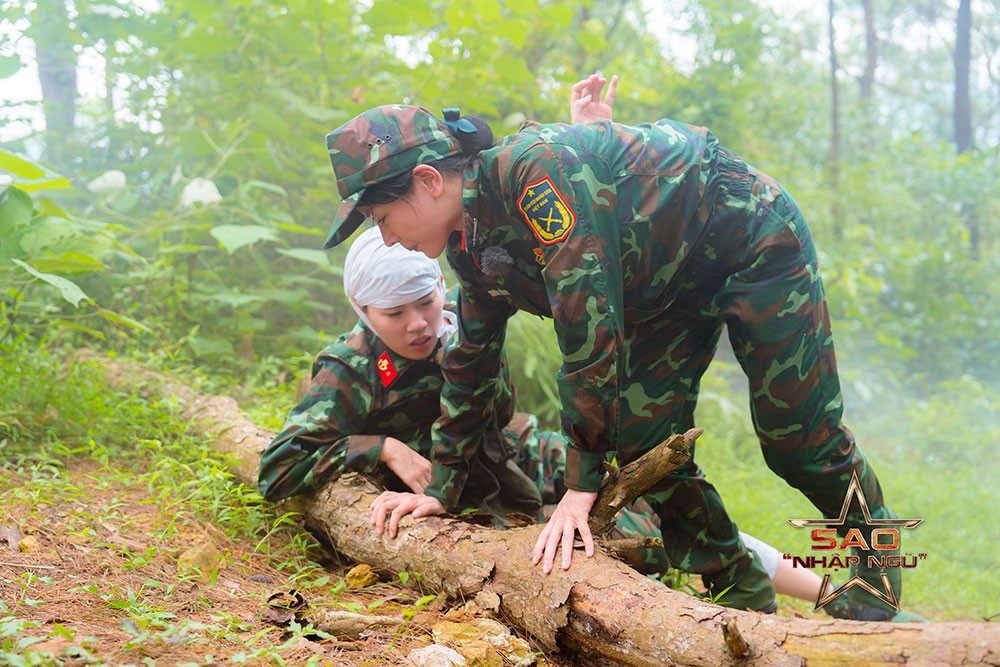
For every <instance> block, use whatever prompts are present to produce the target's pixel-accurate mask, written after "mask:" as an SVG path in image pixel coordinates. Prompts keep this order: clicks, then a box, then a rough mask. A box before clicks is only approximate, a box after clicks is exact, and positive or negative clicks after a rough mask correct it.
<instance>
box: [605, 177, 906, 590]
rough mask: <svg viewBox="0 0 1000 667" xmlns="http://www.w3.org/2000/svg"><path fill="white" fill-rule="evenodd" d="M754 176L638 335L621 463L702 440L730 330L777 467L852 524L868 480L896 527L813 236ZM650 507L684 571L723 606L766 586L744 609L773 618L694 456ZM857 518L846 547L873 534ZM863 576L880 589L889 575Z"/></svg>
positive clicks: (655, 493)
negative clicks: (841, 364) (692, 431)
mask: <svg viewBox="0 0 1000 667" xmlns="http://www.w3.org/2000/svg"><path fill="white" fill-rule="evenodd" d="M744 174H745V175H746V176H747V177H748V184H747V186H746V187H747V188H749V193H744V196H743V197H742V198H735V197H730V198H726V197H725V194H723V199H722V200H720V203H718V204H717V205H716V207H715V210H714V212H713V213H712V217H711V223H710V225H709V227H708V230H707V231H706V236H705V238H704V242H703V243H702V244H701V245H700V246H699V247H698V248H697V249H696V250H695V251H694V252H693V254H692V256H691V259H690V260H689V262H688V264H687V265H686V267H685V269H684V271H683V273H682V276H681V278H682V284H681V286H680V289H679V291H678V293H677V295H676V297H675V299H674V301H673V303H671V304H670V306H669V307H668V308H666V309H665V310H664V311H663V312H662V313H659V314H657V315H654V316H652V317H649V318H648V319H645V320H643V321H640V322H626V329H625V346H624V359H623V361H624V368H625V373H624V376H625V377H624V379H623V380H622V384H621V386H620V394H619V395H620V422H619V423H620V431H619V441H618V442H619V448H618V452H617V455H618V460H619V462H620V463H621V464H625V463H628V462H630V461H632V460H634V459H636V458H637V457H639V456H640V455H641V454H643V453H644V452H646V451H648V450H649V449H651V448H652V447H654V446H655V445H657V444H658V443H659V442H660V441H662V440H663V439H664V438H666V437H668V436H669V435H670V434H672V433H683V432H684V431H686V430H687V429H689V428H691V427H693V426H694V410H695V405H696V403H697V400H698V390H699V385H700V381H701V377H702V375H703V374H704V372H705V371H706V369H707V368H708V365H709V362H710V361H711V360H712V357H713V355H714V353H715V350H716V346H717V344H718V341H719V338H720V335H721V332H722V329H723V327H724V326H725V327H726V328H727V329H728V332H729V340H730V342H731V344H732V347H733V350H734V352H735V354H736V357H737V359H738V360H739V363H740V365H741V366H742V368H743V371H744V372H745V374H746V376H747V378H748V379H749V383H750V404H751V415H752V418H753V424H754V428H755V430H756V433H757V436H758V438H759V441H760V446H761V450H762V452H763V455H764V459H765V461H766V463H767V465H768V467H770V469H771V470H772V471H774V472H775V473H776V474H778V475H779V476H781V477H782V478H783V479H784V480H785V481H786V482H787V483H788V484H789V485H791V486H792V487H794V488H796V489H799V490H800V491H801V492H802V493H803V494H804V495H805V496H806V497H807V498H808V499H809V500H810V501H811V502H812V503H813V505H815V506H816V507H817V508H818V509H819V510H820V512H822V514H823V515H824V516H825V517H828V518H829V517H836V516H838V515H839V513H840V509H841V506H842V505H843V503H844V497H845V495H846V492H847V488H848V485H849V483H850V480H851V475H852V473H857V475H858V478H859V480H860V482H861V486H862V489H863V491H864V493H865V496H866V498H867V501H868V504H869V508H870V510H871V514H872V517H873V518H890V517H892V513H891V512H890V510H889V509H888V508H887V507H886V506H885V503H884V501H883V498H882V490H881V488H880V486H879V483H878V480H877V478H876V476H875V473H874V472H873V471H872V470H871V468H870V466H869V465H868V463H867V461H866V460H865V458H864V456H862V454H861V452H860V451H859V450H858V448H857V447H856V446H855V441H854V437H853V435H852V434H851V432H850V431H849V430H848V429H847V428H846V427H845V426H844V425H843V423H842V422H841V415H842V412H843V402H842V398H841V391H840V384H839V379H838V376H837V364H836V359H835V355H834V348H833V338H832V336H831V331H830V320H829V313H828V310H827V303H826V298H825V295H824V291H823V285H822V282H821V280H820V275H819V270H818V266H817V258H816V251H815V248H814V246H813V241H812V237H811V234H810V232H809V229H808V228H807V227H806V224H805V220H804V219H803V217H802V215H801V213H800V211H799V209H798V207H797V206H796V205H795V203H794V201H793V200H792V199H791V197H790V196H788V195H787V194H785V193H783V192H782V191H781V190H780V186H778V184H777V183H776V182H774V181H773V180H771V179H770V178H768V177H767V176H765V175H763V174H759V173H757V172H753V171H752V170H751V171H750V172H749V173H747V172H746V168H745V167H744ZM645 499H646V500H647V501H648V502H649V505H650V506H651V507H652V509H653V510H654V512H655V513H656V514H657V515H658V517H659V519H660V526H661V530H662V532H663V538H664V545H665V547H666V553H667V556H668V559H669V561H670V563H671V564H673V566H674V567H677V568H678V569H682V570H686V571H689V572H696V573H699V574H701V575H702V578H703V580H704V582H705V585H706V586H707V587H708V589H709V591H710V593H712V594H713V595H715V594H717V593H718V592H721V591H723V590H725V589H726V588H727V587H729V586H730V585H737V584H738V583H739V582H740V581H741V580H743V579H744V578H745V577H749V579H747V581H752V582H756V583H753V584H751V585H749V586H748V588H750V589H756V592H753V591H749V592H747V591H744V593H743V599H741V600H736V601H734V606H747V607H749V608H754V609H761V608H765V607H766V605H765V604H764V602H765V600H766V598H767V597H770V598H771V599H772V600H773V596H774V593H773V588H772V589H771V590H770V591H767V590H766V589H767V587H768V586H770V581H769V580H768V579H767V578H766V577H764V578H762V577H761V576H760V572H759V569H758V568H759V565H758V564H755V563H754V561H753V559H752V558H751V557H750V555H749V554H748V551H747V549H746V547H745V546H744V545H743V544H742V542H741V541H740V539H739V536H738V532H737V528H736V526H735V524H734V523H733V521H732V520H731V519H730V518H729V515H728V514H727V512H726V509H725V506H724V505H723V502H722V498H721V497H720V496H719V494H718V493H717V492H716V490H715V488H714V487H713V486H712V485H711V484H710V483H709V482H708V481H707V480H706V479H705V476H704V474H703V473H702V471H701V469H700V468H699V467H698V465H697V464H696V463H695V461H694V450H693V449H692V457H691V459H690V460H689V461H688V462H687V463H686V464H685V465H684V466H682V467H681V468H679V469H677V470H676V471H675V472H674V473H672V474H671V475H669V476H668V477H667V478H666V479H665V480H664V481H662V482H661V483H659V484H658V485H656V486H655V487H654V488H653V489H651V490H650V492H649V493H647V494H646V496H645ZM856 509H857V508H855V511H854V512H852V513H851V514H849V516H848V520H847V522H846V525H844V526H843V527H841V530H842V531H843V533H846V531H847V529H848V528H850V527H852V526H855V527H863V526H864V525H865V524H864V519H863V517H862V515H861V513H860V512H858V511H856ZM843 533H842V534H843ZM866 560H867V559H866V558H862V562H865V561H866ZM897 572H898V570H897ZM859 574H861V576H863V577H864V578H866V579H868V578H873V579H875V580H876V581H877V573H872V572H860V573H859ZM873 583H874V582H873ZM876 585H877V587H878V588H881V587H882V586H881V583H876ZM897 585H898V582H897ZM737 588H739V586H737ZM865 595H867V594H865ZM751 598H752V600H751ZM722 600H723V602H724V601H725V600H726V597H723V598H722ZM747 600H751V601H750V602H747Z"/></svg>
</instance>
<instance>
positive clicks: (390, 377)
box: [375, 350, 399, 388]
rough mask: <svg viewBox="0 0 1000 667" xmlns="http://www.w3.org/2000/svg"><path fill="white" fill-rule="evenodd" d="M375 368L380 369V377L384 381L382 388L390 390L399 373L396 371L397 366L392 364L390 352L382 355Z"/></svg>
mask: <svg viewBox="0 0 1000 667" xmlns="http://www.w3.org/2000/svg"><path fill="white" fill-rule="evenodd" d="M375 368H377V369H378V377H379V379H380V380H382V386H383V387H386V388H388V387H389V385H390V384H392V383H393V381H394V380H395V379H396V376H397V375H399V373H398V372H397V371H396V366H395V364H393V363H392V359H391V358H390V357H389V351H388V350H386V351H385V352H383V353H382V355H381V356H380V357H379V358H378V359H377V360H376V361H375Z"/></svg>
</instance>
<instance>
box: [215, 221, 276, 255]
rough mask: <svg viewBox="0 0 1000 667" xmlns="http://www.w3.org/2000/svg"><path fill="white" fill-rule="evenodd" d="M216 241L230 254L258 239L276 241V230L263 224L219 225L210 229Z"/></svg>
mask: <svg viewBox="0 0 1000 667" xmlns="http://www.w3.org/2000/svg"><path fill="white" fill-rule="evenodd" d="M209 234H211V235H212V236H213V237H214V238H215V240H216V241H218V242H219V243H220V244H221V245H222V247H223V248H225V249H226V250H228V251H229V253H230V254H232V253H233V252H235V251H237V250H239V249H240V248H242V247H243V246H248V245H253V244H254V243H257V242H258V241H274V240H275V239H276V237H275V235H274V230H273V229H271V228H270V227H264V226H263V225H217V226H216V227H212V229H211V230H209Z"/></svg>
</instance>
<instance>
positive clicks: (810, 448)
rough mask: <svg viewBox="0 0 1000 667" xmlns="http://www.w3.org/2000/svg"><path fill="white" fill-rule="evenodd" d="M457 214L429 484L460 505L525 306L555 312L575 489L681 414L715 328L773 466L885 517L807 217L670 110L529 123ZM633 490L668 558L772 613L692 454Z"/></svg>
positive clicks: (659, 434)
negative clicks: (652, 483) (736, 368)
mask: <svg viewBox="0 0 1000 667" xmlns="http://www.w3.org/2000/svg"><path fill="white" fill-rule="evenodd" d="M463 206H464V211H465V226H464V233H463V234H462V238H461V239H460V240H459V239H458V238H455V237H453V239H452V242H451V243H450V244H449V247H448V259H449V261H450V263H451V265H452V267H453V268H454V270H455V272H456V273H457V275H458V277H459V279H460V281H461V288H462V293H461V299H460V304H459V315H460V327H461V329H460V331H461V337H460V344H457V345H455V346H453V347H451V348H449V349H448V350H447V352H446V354H445V359H444V365H443V367H444V376H445V380H446V382H445V386H444V388H443V390H442V397H441V398H442V415H443V416H442V420H441V422H439V424H438V425H437V426H436V427H435V429H434V433H435V445H434V449H433V461H434V463H435V467H434V478H433V481H432V483H431V485H430V486H429V487H428V489H427V491H426V493H427V494H428V495H432V496H434V497H436V498H438V499H440V500H441V501H442V502H443V503H444V504H445V505H446V506H448V505H454V502H455V500H456V499H457V498H458V497H459V495H460V494H461V492H462V489H463V488H464V487H465V485H466V484H467V481H468V476H467V475H468V468H467V464H466V461H467V460H468V458H469V448H470V447H474V446H475V441H476V438H477V436H478V433H479V432H480V431H481V426H480V424H481V423H482V414H483V409H484V407H485V406H486V405H488V404H489V394H488V393H486V392H484V391H483V390H482V379H483V378H484V377H489V376H490V375H491V371H493V370H494V369H496V368H497V364H498V360H499V354H500V350H501V348H502V345H503V340H504V332H505V329H506V327H505V324H506V320H507V318H508V317H510V316H511V315H512V314H513V312H514V311H515V310H517V309H521V310H525V311H528V312H531V313H535V314H538V315H542V316H546V317H552V318H553V319H554V325H555V330H556V333H557V336H558V340H559V345H560V349H561V351H562V356H563V360H564V363H563V367H562V369H561V370H560V373H559V388H560V397H561V403H562V426H563V430H564V433H565V434H566V435H567V436H568V437H569V440H570V442H571V445H570V450H569V452H568V456H567V463H566V465H567V471H566V478H565V481H566V484H567V486H569V487H570V488H573V489H578V490H583V491H595V490H597V488H598V485H599V482H600V477H601V472H600V471H601V468H600V465H601V461H602V460H603V459H604V458H605V456H606V455H607V454H608V452H612V451H613V452H617V456H618V460H619V462H621V463H627V462H629V461H631V460H634V459H635V458H636V457H638V456H639V455H640V454H642V453H643V452H645V451H647V450H649V449H650V448H652V447H653V446H655V445H656V444H657V443H658V442H660V441H661V440H662V439H664V438H665V437H667V436H669V435H670V434H671V433H675V432H683V431H685V430H686V429H688V428H690V427H691V426H693V415H694V408H695V403H696V400H697V396H698V389H699V382H700V379H701V376H702V374H703V373H704V371H705V370H706V368H707V366H708V364H709V362H710V360H711V358H712V356H713V354H714V352H715V348H716V344H717V342H718V340H719V336H720V333H721V330H722V327H723V325H727V326H728V329H729V336H730V340H731V342H732V345H733V349H734V350H735V352H736V355H737V357H738V358H739V361H740V364H741V365H742V367H743V369H744V371H745V372H746V374H747V376H748V378H749V380H750V392H751V405H752V415H753V421H754V426H755V428H756V431H757V434H758V436H759V439H760V443H761V448H762V450H763V453H764V457H765V460H766V462H767V464H768V466H769V467H770V468H771V469H772V470H773V471H774V472H776V473H777V474H779V475H780V476H781V477H782V478H784V479H785V480H786V481H787V482H788V483H789V484H790V485H792V486H794V487H795V488H798V489H800V490H801V491H802V492H803V493H804V494H805V495H806V496H807V497H808V498H809V499H810V500H811V501H812V502H813V503H814V504H815V505H816V507H818V508H819V509H820V510H821V511H822V512H823V513H824V515H826V516H828V517H832V516H836V515H837V513H838V512H839V509H840V507H841V504H842V503H843V500H844V495H845V491H846V489H847V485H848V483H849V480H850V476H851V472H852V471H857V472H858V475H859V477H860V479H861V482H862V485H863V488H864V490H865V494H866V497H867V498H868V502H869V503H870V507H871V509H872V514H873V516H874V517H875V518H887V517H891V513H890V512H889V510H888V509H887V508H886V506H885V504H884V502H883V500H882V492H881V489H880V488H879V484H878V481H877V479H876V477H875V475H874V473H873V472H872V470H871V469H870V468H869V466H868V464H867V462H866V460H865V458H864V457H863V456H862V455H861V453H860V451H858V449H857V448H856V447H855V443H854V438H853V436H852V435H851V433H850V431H848V430H847V428H846V427H844V425H843V424H842V423H841V413H842V401H841V393H840V387H839V381H838V378H837V370H836V361H835V358H834V350H833V341H832V338H831V335H830V325H829V318H828V312H827V305H826V301H825V296H824V293H823V288H822V284H821V281H820V277H819V271H818V268H817V261H816V253H815V249H814V247H813V241H812V238H811V236H810V233H809V230H808V228H807V227H806V224H805V221H804V219H803V217H802V214H801V213H800V211H799V209H798V207H797V206H796V204H795V202H794V201H793V200H792V198H791V197H790V196H789V195H788V194H787V193H786V192H785V191H784V190H783V189H782V188H781V187H780V186H779V185H778V184H777V183H776V182H775V181H773V180H772V179H770V178H769V177H767V176H766V175H764V174H762V173H760V172H758V171H756V170H754V169H753V168H752V167H749V166H748V165H747V164H746V163H745V162H743V161H742V160H741V159H739V158H738V157H737V156H735V155H733V154H732V153H730V152H728V151H726V150H724V149H723V148H721V147H720V146H719V145H718V143H717V141H716V139H715V137H714V136H713V135H712V134H711V133H710V132H708V130H706V129H704V128H699V127H694V126H690V125H686V124H683V123H677V122H674V121H669V120H663V121H660V122H658V123H656V124H646V125H640V126H636V127H627V126H622V125H617V124H612V123H602V124H600V125H591V126H583V125H572V126H570V125H532V126H529V127H526V128H523V129H522V130H521V131H520V132H519V133H518V134H516V135H512V136H510V137H507V138H506V139H504V140H503V141H501V142H500V143H499V144H498V146H497V147H496V148H494V149H491V150H489V151H484V152H483V153H481V154H480V159H479V160H478V161H474V162H473V163H472V164H471V165H470V167H469V168H468V169H467V170H466V174H465V183H464V190H463ZM646 500H648V501H649V503H650V504H651V505H652V506H653V508H654V509H655V510H656V512H657V513H658V514H659V516H660V518H661V523H662V526H663V530H664V538H665V540H664V541H665V543H666V547H667V551H668V554H669V556H670V559H671V561H672V562H673V563H674V565H675V566H676V567H678V568H680V569H684V570H688V571H694V572H699V573H702V575H703V578H704V579H705V581H706V584H707V585H708V586H709V590H710V591H712V592H713V593H716V594H717V593H718V592H721V591H722V590H724V589H725V588H727V587H729V586H730V585H733V586H735V588H734V590H733V591H732V594H731V596H730V597H731V598H732V599H733V600H734V603H735V604H737V605H740V606H748V607H750V608H756V609H761V608H768V607H769V606H770V604H771V603H770V602H769V600H768V598H770V600H773V589H770V590H768V588H769V581H767V577H766V574H765V573H764V572H763V569H762V568H761V567H760V566H759V564H758V563H755V562H754V561H753V558H752V556H751V555H750V554H749V553H748V551H747V550H746V548H745V547H744V546H743V545H742V543H741V542H740V540H739V538H738V535H737V530H736V527H735V525H734V524H733V522H732V521H731V520H730V518H729V516H728V515H727V513H726V511H725V508H724V507H723V503H722V500H721V498H720V497H719V495H718V494H717V492H716V491H715V489H714V488H713V487H712V485H711V484H709V483H708V482H707V481H706V480H705V478H704V475H703V474H702V472H701V470H700V469H699V468H698V466H697V465H696V464H695V463H694V461H693V460H692V461H690V462H689V463H688V464H687V465H685V466H683V467H682V468H681V469H679V470H677V471H676V472H675V473H674V474H672V475H671V476H670V477H669V478H668V479H667V480H665V481H664V482H663V483H661V484H659V485H658V486H656V487H655V488H654V489H652V490H651V492H650V493H649V494H648V495H647V496H646ZM861 521H862V520H861V517H860V516H852V517H851V518H850V520H849V524H852V525H860V523H861ZM846 528H847V526H845V530H846ZM723 600H726V598H723Z"/></svg>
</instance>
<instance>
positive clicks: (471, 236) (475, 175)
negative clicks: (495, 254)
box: [459, 160, 486, 253]
mask: <svg viewBox="0 0 1000 667" xmlns="http://www.w3.org/2000/svg"><path fill="white" fill-rule="evenodd" d="M481 169H482V163H481V162H480V161H479V160H472V161H471V162H470V164H469V165H468V166H466V168H465V172H464V174H463V175H462V217H463V227H462V240H461V245H460V246H459V248H460V249H461V250H463V251H465V252H468V253H472V252H473V251H475V250H476V249H478V248H479V247H480V246H482V244H483V240H484V239H485V238H486V228H485V226H484V225H483V220H480V218H481V217H482V216H481V212H482V201H481V199H480V196H479V174H480V171H481Z"/></svg>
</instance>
